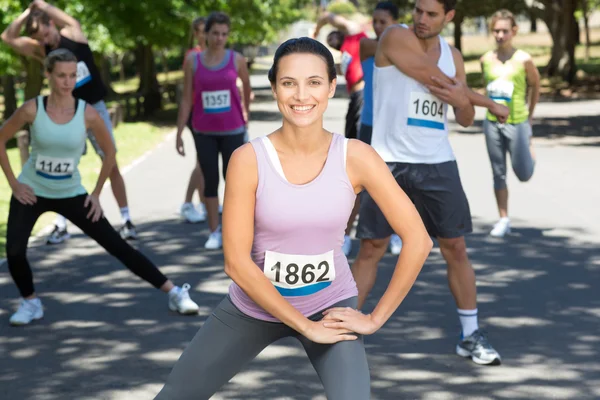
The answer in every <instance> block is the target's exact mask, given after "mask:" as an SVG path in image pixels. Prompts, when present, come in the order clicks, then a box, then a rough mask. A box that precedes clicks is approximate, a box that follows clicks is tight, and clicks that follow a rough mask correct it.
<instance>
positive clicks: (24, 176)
mask: <svg viewBox="0 0 600 400" xmlns="http://www.w3.org/2000/svg"><path fill="white" fill-rule="evenodd" d="M78 102H79V104H78V106H77V111H76V112H75V115H74V116H73V118H72V119H71V120H70V121H69V122H67V123H66V124H57V123H55V122H54V121H52V119H51V118H50V117H49V116H48V114H47V113H46V110H45V108H44V101H43V97H42V96H38V98H37V113H36V115H35V119H34V121H33V123H32V124H31V154H30V156H29V159H28V160H27V162H26V163H25V165H24V166H23V171H21V174H20V175H19V182H21V183H24V184H26V185H29V186H31V188H32V189H33V192H34V193H35V195H36V196H40V197H45V198H49V199H66V198H69V197H75V196H78V195H81V194H85V193H86V190H85V188H84V187H83V185H82V184H81V176H80V175H79V169H78V168H77V166H78V165H79V159H80V158H81V155H82V153H83V146H84V145H85V139H86V137H87V136H86V128H85V105H86V103H85V101H83V100H78Z"/></svg>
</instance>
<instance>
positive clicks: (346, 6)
mask: <svg viewBox="0 0 600 400" xmlns="http://www.w3.org/2000/svg"><path fill="white" fill-rule="evenodd" d="M327 11H329V12H332V13H334V14H337V15H343V16H351V15H353V14H355V13H356V11H357V10H356V7H355V6H354V4H352V3H350V2H341V1H335V2H332V3H330V4H329V5H328V6H327Z"/></svg>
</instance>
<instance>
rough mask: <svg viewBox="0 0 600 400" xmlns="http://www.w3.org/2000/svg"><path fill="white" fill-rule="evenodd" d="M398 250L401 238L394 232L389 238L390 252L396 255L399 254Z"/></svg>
mask: <svg viewBox="0 0 600 400" xmlns="http://www.w3.org/2000/svg"><path fill="white" fill-rule="evenodd" d="M400 250H402V239H400V236H398V235H396V234H395V233H394V234H393V235H392V237H391V238H390V253H392V254H394V255H396V256H397V255H398V254H400Z"/></svg>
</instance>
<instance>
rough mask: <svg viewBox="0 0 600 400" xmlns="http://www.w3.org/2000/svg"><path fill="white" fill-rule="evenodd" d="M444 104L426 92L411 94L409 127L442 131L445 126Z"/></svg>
mask: <svg viewBox="0 0 600 400" xmlns="http://www.w3.org/2000/svg"><path fill="white" fill-rule="evenodd" d="M444 122H445V120H444V102H443V101H441V100H440V99H438V98H437V97H435V96H433V95H431V94H429V93H425V92H411V93H410V104H409V105H408V125H409V126H420V127H423V128H432V129H441V130H443V129H444V128H445V125H444Z"/></svg>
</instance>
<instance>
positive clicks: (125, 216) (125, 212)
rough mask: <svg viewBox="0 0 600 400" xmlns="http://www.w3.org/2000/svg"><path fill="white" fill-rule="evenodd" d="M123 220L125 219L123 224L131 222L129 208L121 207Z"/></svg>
mask: <svg viewBox="0 0 600 400" xmlns="http://www.w3.org/2000/svg"><path fill="white" fill-rule="evenodd" d="M121 218H123V222H127V221H131V217H130V216H129V207H121Z"/></svg>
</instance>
